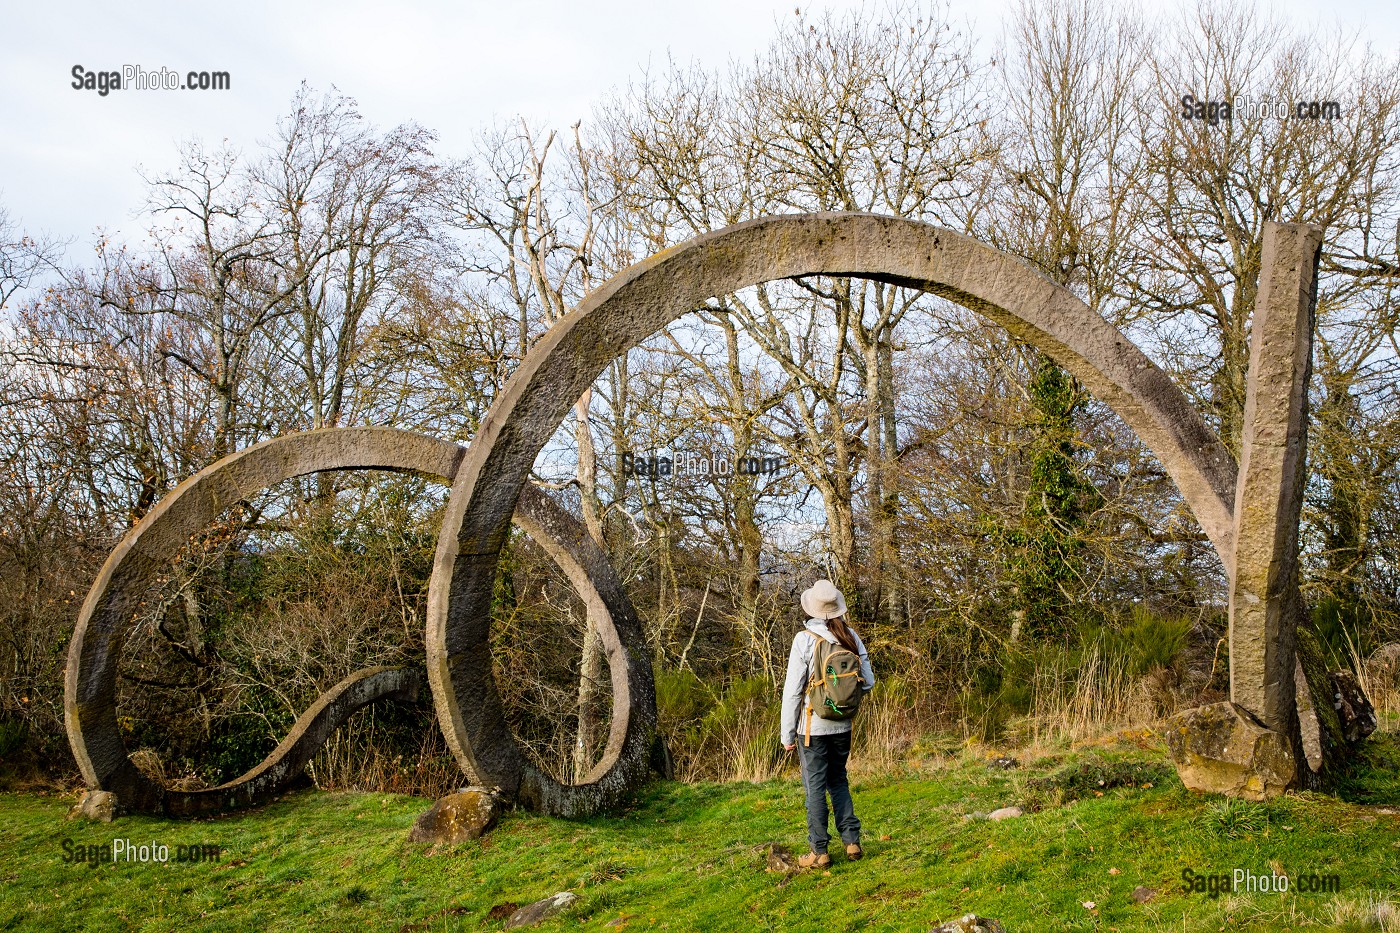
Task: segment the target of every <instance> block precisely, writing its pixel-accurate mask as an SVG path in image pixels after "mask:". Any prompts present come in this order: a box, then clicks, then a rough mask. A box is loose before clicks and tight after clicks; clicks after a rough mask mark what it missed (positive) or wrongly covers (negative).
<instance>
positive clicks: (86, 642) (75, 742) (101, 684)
mask: <svg viewBox="0 0 1400 933" xmlns="http://www.w3.org/2000/svg"><path fill="white" fill-rule="evenodd" d="M464 453H465V449H464V448H462V447H460V446H459V445H457V444H454V443H451V442H449V441H442V440H438V439H435V438H431V437H425V436H422V435H419V434H413V433H411V432H408V431H401V430H397V429H393V428H327V429H323V430H319V431H310V432H306V433H302V434H292V435H287V436H285V437H279V438H275V439H273V440H269V441H265V442H263V443H261V444H257V445H254V446H252V447H249V448H247V449H246V450H243V451H239V452H238V453H235V454H232V455H230V456H228V457H225V458H224V459H223V460H220V461H219V462H217V463H215V464H213V465H212V466H209V467H207V468H205V469H204V470H201V471H200V472H199V473H197V474H195V475H194V476H192V477H190V478H189V479H187V480H186V481H185V482H183V483H181V484H180V485H179V486H177V487H176V488H175V489H174V490H173V491H171V493H170V494H169V495H167V496H166V497H165V498H163V499H162V500H161V501H160V502H159V503H157V504H156V506H155V507H154V508H153V509H152V510H151V511H150V512H149V513H148V514H147V515H146V516H145V517H144V518H143V519H142V520H141V521H140V522H138V523H137V525H136V526H135V527H134V528H132V529H131V531H130V532H128V533H127V535H126V537H124V538H123V539H122V541H121V543H120V544H118V546H117V547H116V548H115V549H114V550H113V552H112V554H111V555H110V556H109V557H108V559H107V562H106V563H105V564H104V565H103V567H102V570H101V572H100V573H99V574H98V577H97V580H96V581H95V582H94V584H93V586H92V588H91V590H90V591H89V593H88V596H87V599H86V600H85V601H84V604H83V608H82V611H81V613H80V615H79V618H78V624H77V626H76V628H75V630H74V633H73V639H72V641H71V642H70V644H69V652H68V668H67V671H66V674H65V683H64V717H65V721H66V725H67V730H68V739H69V743H70V745H71V746H72V749H73V755H74V758H75V759H76V760H77V762H78V767H79V768H80V770H81V771H82V774H83V777H84V779H85V780H86V782H87V783H88V785H89V786H90V787H92V788H94V789H98V790H105V791H111V792H113V793H114V794H115V795H116V797H117V800H118V805H119V806H120V807H121V808H122V809H123V810H128V811H134V812H141V813H163V814H167V815H171V816H191V815H195V814H198V813H204V812H210V811H217V810H231V809H238V808H241V807H247V806H252V805H256V804H259V803H262V802H265V801H267V800H268V799H270V798H271V797H273V796H274V795H276V794H278V793H280V792H282V791H283V790H285V789H286V788H287V787H288V786H290V785H291V784H292V783H294V782H295V781H297V780H298V779H299V778H300V777H301V775H302V769H303V767H304V766H305V765H306V763H307V762H308V761H309V760H310V759H311V758H312V756H314V755H315V753H316V751H317V750H318V749H319V748H320V747H321V745H322V744H323V743H324V742H325V740H326V738H328V737H329V736H330V734H331V733H332V732H334V731H335V729H336V728H338V727H339V726H340V725H341V724H342V723H344V721H345V720H346V719H348V718H349V716H350V715H351V714H353V713H354V712H355V711H356V710H359V709H361V708H362V707H364V706H365V705H367V704H369V703H372V702H375V701H377V700H411V699H413V698H414V697H416V695H417V692H418V687H419V674H418V672H417V671H416V670H411V669H406V668H392V667H374V668H369V669H367V670H363V671H360V672H358V673H356V674H352V675H351V676H350V677H348V678H346V679H345V680H343V681H342V682H341V683H339V684H337V685H336V686H335V687H333V688H331V689H330V690H329V691H327V692H326V693H325V694H323V695H322V696H321V697H320V698H318V699H317V700H316V702H315V703H313V704H312V706H311V707H310V708H309V709H308V710H307V711H306V712H305V713H303V714H302V716H301V717H300V718H299V719H298V720H297V722H296V724H295V725H294V726H293V727H292V730H291V732H289V733H288V735H287V737H286V738H285V739H284V740H283V741H282V742H281V743H280V744H279V745H278V746H277V748H276V749H275V750H274V751H273V752H272V753H271V754H270V755H268V757H267V758H266V759H265V760H264V761H263V762H261V763H260V764H259V765H257V766H256V767H254V768H253V769H251V770H249V771H248V772H247V773H245V774H243V775H241V776H239V777H237V778H235V779H234V780H232V781H229V782H227V783H225V784H222V785H220V786H218V787H214V788H209V789H207V790H200V791H176V790H172V789H169V788H166V787H163V786H161V785H159V784H158V783H156V782H154V781H152V780H150V779H149V778H147V777H146V776H145V775H143V774H142V773H141V772H140V771H139V770H137V768H136V767H135V765H133V764H132V762H131V759H130V757H129V756H128V755H127V752H126V747H125V744H124V742H123V741H122V738H121V734H120V730H119V729H118V726H117V717H116V682H117V664H118V661H119V659H120V657H121V651H122V645H123V642H124V640H125V636H126V633H127V629H128V626H129V620H130V618H131V616H132V612H131V609H132V608H133V607H132V605H131V600H132V599H134V598H135V594H137V593H139V592H140V590H141V589H142V588H143V587H144V586H146V585H148V584H149V583H150V582H151V580H152V579H154V577H155V575H156V574H157V573H158V572H159V570H160V569H161V567H162V566H163V565H164V564H165V562H166V561H167V560H168V559H169V558H170V557H171V555H173V554H174V553H176V552H177V551H178V550H179V549H180V548H181V547H183V546H184V545H185V544H186V542H188V540H189V539H190V537H191V536H192V535H193V534H195V533H196V532H197V531H198V530H199V529H200V528H202V527H204V526H206V525H207V524H208V523H209V522H210V521H212V520H213V519H214V518H215V517H216V516H217V515H218V514H219V512H220V511H222V510H223V509H225V508H227V507H229V506H231V505H233V504H234V503H236V502H238V501H240V500H241V499H244V498H246V497H248V496H249V495H251V494H253V493H255V492H257V491H259V490H261V489H264V488H266V487H267V486H270V485H272V484H273V483H276V482H280V481H282V480H284V479H288V478H291V477H294V476H303V475H306V474H310V473H317V472H322V471H326V470H346V469H379V470H388V471H394V472H417V473H424V474H427V475H429V476H434V477H436V478H438V479H440V480H442V481H444V482H447V483H450V482H451V481H452V479H453V478H454V477H455V475H456V472H457V468H458V466H459V464H460V463H461V461H462V457H463V455H464ZM522 524H523V525H524V526H525V527H526V528H527V530H528V531H529V532H530V533H532V534H534V535H535V536H536V540H538V541H540V543H541V544H542V546H543V547H544V548H545V550H546V552H547V553H548V554H549V555H550V556H551V557H552V558H553V559H554V560H555V562H556V563H558V564H559V565H560V567H562V568H563V570H564V572H565V574H566V575H567V576H568V578H569V579H570V581H571V582H572V583H573V584H574V585H575V586H576V587H577V588H578V590H579V593H580V595H581V596H582V598H583V600H584V603H585V605H586V606H587V607H588V610H589V613H590V619H591V620H592V622H593V624H594V625H596V627H597V629H598V631H599V632H600V634H602V636H603V640H604V642H605V644H611V645H613V646H617V645H620V644H621V642H620V641H619V639H618V637H617V634H616V632H615V631H614V630H613V625H612V619H611V618H610V617H609V616H607V615H606V605H607V604H606V603H605V601H603V600H602V599H601V598H600V597H599V596H598V592H597V589H596V588H595V586H594V584H593V578H592V577H591V576H590V575H589V570H590V569H592V570H593V571H594V572H598V571H597V568H596V566H595V565H596V558H593V559H592V561H591V563H589V565H588V567H585V564H584V563H581V562H580V560H579V559H578V558H577V557H576V556H575V553H576V552H575V550H574V549H573V546H572V545H573V543H574V542H575V541H576V540H577V538H578V537H579V536H580V535H582V536H583V537H585V538H586V537H587V536H586V534H585V533H583V532H582V531H581V526H579V523H578V522H577V520H575V519H573V518H572V516H570V515H569V514H568V513H567V512H565V511H564V510H563V509H561V508H560V507H559V506H557V505H555V504H554V503H553V502H552V500H550V499H549V498H548V497H547V496H545V495H544V494H543V493H541V492H539V491H538V490H535V489H533V488H532V489H531V490H529V491H528V492H527V493H526V495H525V496H523V497H522ZM549 535H558V536H559V538H558V539H556V538H553V537H548V536H549ZM606 572H607V573H608V574H610V573H611V569H610V568H606ZM604 585H605V587H609V586H611V587H612V589H616V588H617V587H616V585H615V581H614V583H613V584H608V583H605V584H604ZM627 611H629V612H630V611H631V610H630V606H629V607H627ZM599 613H602V614H599ZM632 615H633V616H634V617H635V613H632ZM483 663H484V667H485V670H486V672H487V674H488V675H489V671H490V658H489V656H488V657H487V658H485V659H484V662H483ZM632 667H636V665H632ZM624 668H625V669H627V668H626V667H625V663H624ZM650 674H651V669H650V666H649V665H647V666H646V667H645V670H644V671H640V670H639V671H637V672H636V675H635V676H636V679H637V680H640V681H642V682H644V684H645V685H647V686H649V684H650ZM615 692H617V693H619V697H618V705H617V708H616V711H615V712H614V717H613V718H614V733H617V732H618V730H619V728H620V729H621V730H622V732H623V733H624V734H625V733H626V730H627V724H628V723H629V722H631V721H632V717H631V704H632V698H633V697H634V696H637V695H649V694H647V691H646V690H645V689H643V690H637V689H635V688H633V684H632V682H631V681H628V680H626V678H624V679H623V683H622V689H621V690H620V691H615ZM654 717H655V713H654V712H652V713H651V717H650V719H648V718H647V717H646V716H645V715H644V716H643V717H641V718H642V720H643V721H654ZM648 737H649V736H648ZM623 751H624V748H623V743H622V742H621V741H620V740H618V739H616V738H610V741H609V745H608V753H609V754H611V755H612V757H613V758H616V757H618V756H620V755H621V754H622V753H623ZM607 760H608V759H607V757H606V756H605V762H606V761H607ZM468 775H469V776H470V777H471V778H473V779H476V778H477V774H476V773H474V772H472V771H468Z"/></svg>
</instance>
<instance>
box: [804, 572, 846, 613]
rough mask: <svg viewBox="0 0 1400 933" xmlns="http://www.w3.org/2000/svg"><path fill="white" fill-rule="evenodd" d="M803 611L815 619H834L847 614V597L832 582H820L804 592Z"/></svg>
mask: <svg viewBox="0 0 1400 933" xmlns="http://www.w3.org/2000/svg"><path fill="white" fill-rule="evenodd" d="M802 611H803V612H805V613H807V615H809V616H810V617H812V618H813V619H834V618H836V617H837V616H843V615H845V614H846V597H844V596H842V595H841V591H840V590H838V589H837V588H836V584H834V583H832V582H831V581H830V580H818V581H817V582H816V583H813V584H812V585H811V587H809V588H808V589H806V590H804V591H803V592H802Z"/></svg>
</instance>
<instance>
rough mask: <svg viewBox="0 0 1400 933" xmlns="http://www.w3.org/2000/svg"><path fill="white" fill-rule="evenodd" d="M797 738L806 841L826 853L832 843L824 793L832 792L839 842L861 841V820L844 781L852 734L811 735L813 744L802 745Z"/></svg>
mask: <svg viewBox="0 0 1400 933" xmlns="http://www.w3.org/2000/svg"><path fill="white" fill-rule="evenodd" d="M804 741H805V739H804V737H803V736H801V735H799V736H798V737H797V753H798V759H799V760H800V761H801V763H802V788H803V790H805V791H806V792H807V841H808V842H809V843H810V844H811V846H812V851H813V852H818V853H821V852H825V851H826V847H827V846H828V845H829V844H830V843H831V835H830V834H829V833H828V832H827V809H826V795H827V794H830V795H831V809H832V810H834V811H835V813H836V830H837V832H839V833H840V834H841V841H842V842H844V843H846V844H847V845H850V844H851V843H853V842H860V820H859V819H857V818H856V808H855V803H854V802H853V801H852V800H851V788H850V785H849V784H848V783H847V781H846V759H847V758H848V757H849V756H850V754H851V734H850V733H849V732H840V733H837V734H836V735H814V736H812V744H811V745H804V744H802V743H803V742H804Z"/></svg>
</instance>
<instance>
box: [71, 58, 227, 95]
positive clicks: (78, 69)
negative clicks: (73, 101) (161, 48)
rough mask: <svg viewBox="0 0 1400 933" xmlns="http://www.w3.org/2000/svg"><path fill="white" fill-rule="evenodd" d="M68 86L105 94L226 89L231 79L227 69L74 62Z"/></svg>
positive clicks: (78, 89) (77, 89)
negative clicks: (102, 65)
mask: <svg viewBox="0 0 1400 933" xmlns="http://www.w3.org/2000/svg"><path fill="white" fill-rule="evenodd" d="M69 74H70V75H71V76H72V82H71V83H70V84H69V87H71V88H73V90H75V91H93V92H95V93H96V94H97V96H99V97H106V96H107V95H108V94H110V93H112V92H113V91H227V90H228V89H229V87H230V86H231V79H230V78H229V73H228V72H227V71H184V72H182V71H177V70H175V69H172V68H165V67H161V68H157V69H151V70H147V69H145V68H142V67H141V66H140V65H122V66H121V68H120V69H116V68H113V69H107V70H104V69H98V70H90V69H89V68H87V67H86V66H84V65H74V66H73V69H72V71H70V72H69Z"/></svg>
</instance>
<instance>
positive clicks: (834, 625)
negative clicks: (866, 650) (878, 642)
mask: <svg viewBox="0 0 1400 933" xmlns="http://www.w3.org/2000/svg"><path fill="white" fill-rule="evenodd" d="M826 627H827V630H828V631H830V632H831V634H833V635H835V636H836V641H837V642H838V643H839V644H840V645H841V647H842V648H845V649H846V650H847V651H849V652H850V653H851V654H857V655H858V654H860V648H859V646H857V644H856V635H855V632H852V631H851V627H850V626H849V625H847V624H846V617H845V616H837V617H836V618H834V619H827V620H826Z"/></svg>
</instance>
